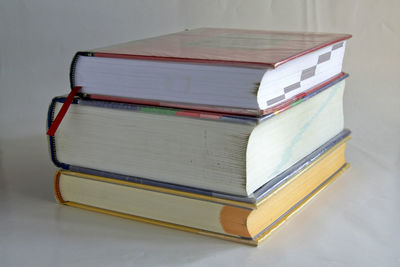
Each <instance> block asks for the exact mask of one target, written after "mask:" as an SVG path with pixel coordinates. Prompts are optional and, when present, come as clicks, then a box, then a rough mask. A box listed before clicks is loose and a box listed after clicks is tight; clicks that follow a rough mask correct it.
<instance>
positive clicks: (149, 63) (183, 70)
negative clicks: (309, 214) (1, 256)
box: [70, 28, 351, 115]
mask: <svg viewBox="0 0 400 267" xmlns="http://www.w3.org/2000/svg"><path fill="white" fill-rule="evenodd" d="M350 37H351V35H348V34H332V33H305V32H273V31H260V30H238V29H213V28H202V29H195V30H189V31H184V32H178V33H174V34H169V35H164V36H159V37H154V38H149V39H144V40H137V41H132V42H127V43H123V44H117V45H112V46H108V47H104V48H99V49H91V50H85V51H80V52H78V53H77V54H76V56H75V57H74V59H73V61H72V64H71V70H70V80H71V85H72V87H76V86H80V87H82V91H81V93H83V94H84V95H86V96H88V97H91V98H94V99H103V100H104V99H105V100H113V101H124V102H125V101H128V102H135V103H143V104H151V105H160V106H173V107H180V108H189V109H200V110H208V111H214V112H224V113H235V114H248V115H262V114H266V113H268V111H269V109H271V108H273V107H274V106H277V105H279V104H283V103H285V102H287V101H292V100H293V99H295V98H296V97H297V96H298V95H301V94H302V93H303V92H305V91H307V90H309V89H310V88H312V87H314V86H318V85H320V84H323V83H324V82H326V81H327V80H329V79H331V78H332V77H334V76H337V75H339V74H340V73H341V69H342V62H343V57H344V51H345V43H346V40H347V39H349V38H350Z"/></svg>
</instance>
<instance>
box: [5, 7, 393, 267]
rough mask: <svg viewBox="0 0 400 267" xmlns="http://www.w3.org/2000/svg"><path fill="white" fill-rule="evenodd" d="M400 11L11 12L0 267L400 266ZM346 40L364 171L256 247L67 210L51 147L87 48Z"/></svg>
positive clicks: (354, 150) (349, 122) (349, 101)
mask: <svg viewBox="0 0 400 267" xmlns="http://www.w3.org/2000/svg"><path fill="white" fill-rule="evenodd" d="M399 13H400V1H396V0H393V1H373V0H368V1H367V0H365V1H344V0H341V1H244V0H243V1H239V0H237V1H233V0H232V1H222V0H221V1H176V0H175V1H161V0H160V1H128V0H126V1H122V0H114V1H94V0H92V1H89V0H84V1H77V0H70V1H54V0H37V1H28V0H25V1H24V0H19V1H17V0H15V1H14V0H9V1H7V0H2V1H1V2H0V93H1V94H0V266H23V265H27V266H92V265H93V266H95V265H96V266H132V265H152V266H154V265H172V266H176V265H189V266H202V265H206V264H207V265H211V264H219V265H226V266H228V265H229V266H241V265H266V264H271V265H274V266H276V265H282V266H285V265H288V266H293V265H295V266H321V265H328V266H355V265H360V266H361V265H362V266H378V265H381V266H382V265H387V266H399V265H400V255H399V252H400V251H399V242H400V230H399V225H400V216H399V212H400V205H399V204H400V201H399V190H400V170H399V169H400V168H399V166H400V141H399V139H400V85H399V84H400V19H399ZM197 27H230V28H243V29H263V30H287V31H320V32H344V33H351V34H353V38H352V39H351V40H350V41H349V42H348V44H347V50H346V56H345V61H344V71H346V72H348V73H349V74H350V77H349V78H348V79H347V84H346V93H345V97H344V103H345V124H346V127H348V128H350V129H351V130H352V131H353V139H352V140H351V142H350V144H349V146H348V151H347V159H348V161H349V162H350V163H351V164H352V166H351V168H350V169H349V170H348V171H347V172H346V173H345V174H343V175H342V176H340V177H339V178H338V180H337V181H336V182H334V183H333V184H332V185H330V186H329V187H328V188H327V189H326V190H325V191H323V192H322V194H320V195H319V196H318V197H317V198H316V200H315V201H312V202H311V203H310V204H309V205H308V206H307V207H306V208H305V209H304V210H303V211H302V212H301V213H299V214H297V215H296V216H295V217H293V218H292V219H291V220H289V222H288V223H286V225H284V226H283V227H281V228H280V229H279V230H278V231H277V232H275V233H274V234H273V235H272V236H271V237H270V238H269V239H268V240H267V241H265V242H264V243H263V244H262V245H261V246H260V247H258V248H252V247H247V246H243V245H239V244H235V243H230V242H226V241H222V240H219V239H214V238H209V237H204V236H198V235H194V234H190V233H185V232H180V231H176V230H170V229H165V228H162V227H157V226H152V225H147V224H143V223H138V222H133V221H129V220H124V219H119V218H114V217H111V216H106V215H101V214H96V213H91V212H87V211H83V210H79V209H75V208H71V207H64V206H60V205H57V204H55V201H54V198H53V196H52V179H53V174H54V172H55V170H56V168H55V167H54V166H53V165H52V164H51V162H50V159H49V156H48V151H47V141H46V137H45V134H44V133H45V125H46V112H47V108H48V104H49V102H50V100H51V98H52V97H53V96H55V95H61V94H65V93H67V92H68V91H69V83H68V68H69V63H70V60H71V59H72V56H73V55H74V53H75V52H76V51H77V50H85V49H89V48H95V47H102V46H106V45H109V44H113V43H119V42H123V41H129V40H136V39H142V38H146V37H152V36H157V35H162V34H167V33H172V32H177V31H181V30H183V29H186V28H189V29H191V28H197Z"/></svg>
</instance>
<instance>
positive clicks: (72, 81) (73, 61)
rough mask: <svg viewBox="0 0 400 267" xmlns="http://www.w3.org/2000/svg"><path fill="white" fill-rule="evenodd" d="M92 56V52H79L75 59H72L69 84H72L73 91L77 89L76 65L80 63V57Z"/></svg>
mask: <svg viewBox="0 0 400 267" xmlns="http://www.w3.org/2000/svg"><path fill="white" fill-rule="evenodd" d="M92 55H93V53H91V52H82V51H80V52H77V53H76V54H75V55H74V57H73V58H72V61H71V65H70V67H69V83H70V86H71V90H72V89H73V88H74V87H76V84H75V71H76V64H77V62H78V58H79V57H80V56H92Z"/></svg>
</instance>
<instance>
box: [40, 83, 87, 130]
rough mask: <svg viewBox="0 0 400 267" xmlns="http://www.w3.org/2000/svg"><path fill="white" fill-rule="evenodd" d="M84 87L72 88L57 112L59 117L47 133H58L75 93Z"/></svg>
mask: <svg viewBox="0 0 400 267" xmlns="http://www.w3.org/2000/svg"><path fill="white" fill-rule="evenodd" d="M81 89H82V86H76V87H74V88H72V90H71V92H70V93H69V95H68V97H67V99H65V101H64V104H63V105H62V107H61V109H60V111H59V112H58V114H57V117H56V118H55V119H54V121H53V122H52V124H51V125H50V127H49V130H48V131H47V135H50V136H54V134H55V133H56V131H57V129H58V126H60V123H61V121H62V120H63V118H64V116H65V114H66V113H67V111H68V108H69V106H70V105H71V103H72V101H74V97H75V95H76V94H77V93H78V92H79V90H81Z"/></svg>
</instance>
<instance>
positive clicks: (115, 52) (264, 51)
mask: <svg viewBox="0 0 400 267" xmlns="http://www.w3.org/2000/svg"><path fill="white" fill-rule="evenodd" d="M349 38H351V35H349V34H332V33H309V32H304V33H298V32H277V31H262V30H240V29H216V28H200V29H194V30H188V31H183V32H178V33H173V34H168V35H163V36H159V37H154V38H148V39H144V40H137V41H132V42H127V43H123V44H116V45H112V46H108V47H104V48H99V49H94V50H88V51H83V52H79V53H80V54H84V55H90V56H96V57H118V58H130V59H144V60H158V61H173V62H191V63H206V64H221V65H230V66H232V65H233V66H245V67H257V68H276V67H278V66H280V65H282V64H284V63H286V62H288V61H290V60H293V59H295V58H297V57H300V56H302V55H305V54H308V53H310V52H313V51H315V50H318V49H320V48H323V47H326V46H328V45H331V44H333V43H336V42H339V41H343V40H347V39H349Z"/></svg>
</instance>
